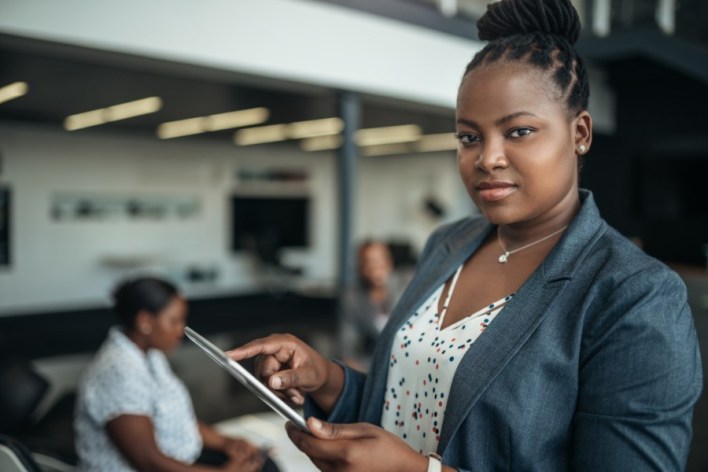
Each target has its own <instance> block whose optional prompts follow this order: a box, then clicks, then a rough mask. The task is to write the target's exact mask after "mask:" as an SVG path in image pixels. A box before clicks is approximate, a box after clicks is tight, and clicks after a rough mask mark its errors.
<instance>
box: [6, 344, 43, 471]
mask: <svg viewBox="0 0 708 472" xmlns="http://www.w3.org/2000/svg"><path fill="white" fill-rule="evenodd" d="M0 385H2V386H3V388H2V389H0V433H5V434H15V433H17V432H18V431H20V430H21V429H23V428H26V427H28V426H29V424H30V423H31V416H32V413H33V412H34V410H35V409H36V408H37V405H39V403H40V401H41V400H42V398H44V395H45V394H46V393H47V390H48V389H49V382H47V380H46V379H45V378H44V377H42V376H41V375H39V374H38V373H37V372H35V371H34V370H33V369H32V366H31V365H30V363H29V361H27V360H25V359H19V358H14V357H6V358H4V359H2V360H0ZM0 470H1V469H0Z"/></svg>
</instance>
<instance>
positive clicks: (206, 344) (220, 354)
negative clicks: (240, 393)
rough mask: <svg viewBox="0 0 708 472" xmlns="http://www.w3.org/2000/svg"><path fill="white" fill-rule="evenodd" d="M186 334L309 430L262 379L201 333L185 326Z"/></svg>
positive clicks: (235, 375)
mask: <svg viewBox="0 0 708 472" xmlns="http://www.w3.org/2000/svg"><path fill="white" fill-rule="evenodd" d="M184 334H186V335H187V337H188V338H189V339H190V340H191V341H192V342H193V343H194V344H196V345H197V346H199V347H200V348H201V349H202V350H203V351H204V352H206V353H207V354H208V355H209V357H211V358H212V359H213V360H214V361H216V363H217V364H219V365H220V366H221V367H223V368H224V369H226V370H227V371H228V372H229V373H230V374H231V375H233V376H234V377H235V378H236V380H238V381H239V382H241V384H242V385H243V386H244V387H246V388H247V389H248V390H250V391H251V393H253V394H254V395H256V396H257V397H258V398H260V399H261V400H262V401H263V403H265V404H266V405H268V406H269V407H271V408H272V409H273V410H274V411H275V412H276V413H278V414H279V415H280V416H282V417H283V418H285V419H286V420H288V421H291V422H292V423H293V424H294V425H295V426H297V427H298V428H300V429H301V430H303V431H307V432H309V430H308V429H307V424H306V423H305V419H304V418H303V417H302V416H300V415H299V414H298V413H297V412H296V411H295V410H293V409H292V408H291V407H290V406H289V405H288V404H287V403H285V402H284V401H283V400H281V399H280V398H278V396H276V395H275V394H274V393H273V392H271V391H270V390H269V389H268V387H266V386H265V385H264V384H263V383H262V382H261V381H260V380H258V379H257V378H255V377H254V376H253V374H251V373H250V372H249V371H248V370H246V368H245V367H243V366H242V365H241V364H239V363H238V362H236V361H234V360H233V359H231V358H230V357H229V356H227V355H226V354H225V353H224V351H222V350H221V349H219V348H218V347H216V346H215V345H214V344H213V343H211V342H210V341H208V340H207V339H206V338H205V337H204V336H202V335H200V334H199V333H197V332H196V331H194V330H193V329H192V328H190V327H185V328H184Z"/></svg>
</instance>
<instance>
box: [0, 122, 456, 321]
mask: <svg viewBox="0 0 708 472" xmlns="http://www.w3.org/2000/svg"><path fill="white" fill-rule="evenodd" d="M0 154H2V156H3V174H2V176H0V182H2V183H3V184H9V186H10V187H11V189H12V192H13V195H12V220H11V238H12V239H11V244H12V265H11V266H10V267H9V268H6V269H0V315H2V314H10V313H22V312H32V311H38V310H49V311H52V310H60V309H64V308H72V307H80V306H84V305H85V306H95V305H97V304H103V303H105V301H106V296H107V294H108V292H109V289H110V288H111V287H112V286H113V285H114V284H115V282H116V281H117V280H119V279H120V278H122V277H124V276H125V275H127V273H129V270H127V269H118V268H115V267H108V266H106V265H105V264H104V263H102V261H104V260H105V258H106V257H116V256H120V257H136V256H138V257H145V258H153V259H156V260H157V261H158V262H156V263H153V264H149V265H147V266H146V267H145V268H147V269H151V270H155V271H158V272H162V273H164V274H166V275H171V276H174V277H176V278H177V280H178V282H180V283H181V282H184V281H182V280H180V277H181V276H182V275H183V274H184V271H185V269H186V267H187V266H189V265H199V266H208V267H215V268H217V269H218V271H219V273H220V277H219V279H218V281H217V283H216V284H214V285H206V286H204V285H200V284H191V285H190V284H187V283H186V282H184V283H182V284H181V285H182V288H184V289H185V291H186V292H187V294H189V295H191V296H209V295H215V294H219V293H224V292H226V293H231V292H239V291H248V290H250V289H253V288H254V287H256V286H257V285H258V283H259V282H260V281H262V278H260V277H259V273H258V272H256V271H255V270H254V266H253V263H252V260H251V259H250V258H248V257H247V256H244V255H234V254H232V253H231V252H230V251H229V249H228V242H229V234H228V228H227V226H228V221H229V219H228V217H227V216H228V208H227V196H228V195H230V193H231V192H232V191H234V190H237V189H239V188H242V187H238V185H237V183H238V182H237V180H236V179H234V175H235V174H236V172H237V170H238V169H259V168H283V167H284V168H297V169H304V170H306V171H307V172H308V173H309V175H310V179H309V182H308V186H307V192H308V193H309V194H310V195H311V196H312V201H313V216H312V222H311V223H312V228H311V229H312V233H311V234H312V235H313V240H312V247H311V248H310V249H308V250H301V251H295V250H293V251H291V252H290V253H289V254H286V260H288V261H290V262H292V263H295V264H298V265H301V266H303V267H304V269H305V277H304V278H303V279H302V280H300V281H299V282H303V281H304V282H305V283H306V284H309V285H312V284H322V285H325V286H332V284H333V282H334V277H335V275H336V261H337V257H336V245H337V240H338V239H337V238H338V234H337V212H338V206H337V205H338V204H337V191H336V185H337V182H336V167H335V165H336V157H335V156H334V155H333V154H331V153H302V152H299V151H288V152H286V151H283V150H280V149H279V148H269V147H254V148H238V147H236V146H233V145H229V144H221V143H211V142H205V141H203V140H197V139H194V140H189V139H185V140H175V141H167V142H166V141H158V140H157V139H152V138H142V137H132V136H120V135H112V134H102V133H101V132H97V131H91V132H86V133H71V134H70V133H65V132H61V131H55V130H48V129H44V128H29V127H25V126H19V125H9V124H0ZM402 161H405V164H406V165H401V163H402ZM359 168H360V169H359V170H360V175H359V176H358V178H357V182H358V184H357V187H358V190H357V193H358V197H357V202H356V205H357V209H358V210H357V214H356V218H357V224H356V228H357V229H356V235H357V237H361V236H378V237H391V236H403V237H407V238H408V239H410V240H411V241H412V242H413V243H414V244H416V245H417V246H420V245H422V243H423V241H424V240H425V237H426V236H427V234H428V233H429V232H430V230H431V229H432V228H433V227H434V226H435V225H436V224H438V223H439V222H438V221H435V220H433V219H431V218H430V217H428V216H426V215H425V213H424V212H423V210H422V199H423V197H424V196H426V195H427V194H428V193H431V192H432V194H434V195H435V197H436V198H437V199H439V200H440V201H441V202H443V203H445V204H446V205H448V206H449V208H450V210H451V211H450V213H449V214H448V218H453V217H455V216H460V215H461V214H464V213H465V212H468V211H469V206H467V204H466V203H465V201H466V197H465V196H464V193H463V191H462V190H461V185H460V184H459V183H458V182H457V180H458V177H457V168H456V163H455V158H454V153H443V154H431V155H418V156H410V157H407V158H402V157H395V158H388V157H377V158H362V159H361V161H360V166H359ZM281 190H282V189H275V188H274V189H270V190H269V189H265V190H264V191H266V192H271V191H272V192H275V193H277V192H278V191H281ZM57 193H73V194H87V195H97V196H99V195H110V196H116V195H118V196H120V195H136V196H147V195H156V196H159V195H164V196H185V195H186V196H197V197H198V198H199V199H200V201H201V203H202V210H201V213H200V214H199V216H198V217H197V218H195V219H191V220H185V221H179V220H166V221H135V220H129V219H116V220H106V221H55V220H53V219H52V218H51V216H50V211H49V210H50V202H51V200H52V198H53V197H54V196H55V195H56V194H57ZM461 202H462V203H461Z"/></svg>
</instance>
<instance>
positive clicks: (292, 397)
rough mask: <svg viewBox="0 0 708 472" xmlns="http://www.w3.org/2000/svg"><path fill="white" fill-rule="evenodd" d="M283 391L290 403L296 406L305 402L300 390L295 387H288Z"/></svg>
mask: <svg viewBox="0 0 708 472" xmlns="http://www.w3.org/2000/svg"><path fill="white" fill-rule="evenodd" d="M284 393H285V396H286V397H287V398H288V400H289V401H290V402H291V403H293V404H295V405H298V406H302V405H304V404H305V396H304V395H303V394H302V392H301V391H300V390H297V389H295V388H289V389H287V390H286V391H285V392H284Z"/></svg>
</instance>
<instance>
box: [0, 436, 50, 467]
mask: <svg viewBox="0 0 708 472" xmlns="http://www.w3.org/2000/svg"><path fill="white" fill-rule="evenodd" d="M0 470H2V471H3V472H42V469H41V468H40V467H39V465H37V463H36V462H35V461H34V459H33V458H32V454H31V453H30V452H29V450H27V448H25V447H24V446H23V445H22V444H21V443H20V442H19V441H16V440H14V439H12V438H10V437H9V436H0Z"/></svg>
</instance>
